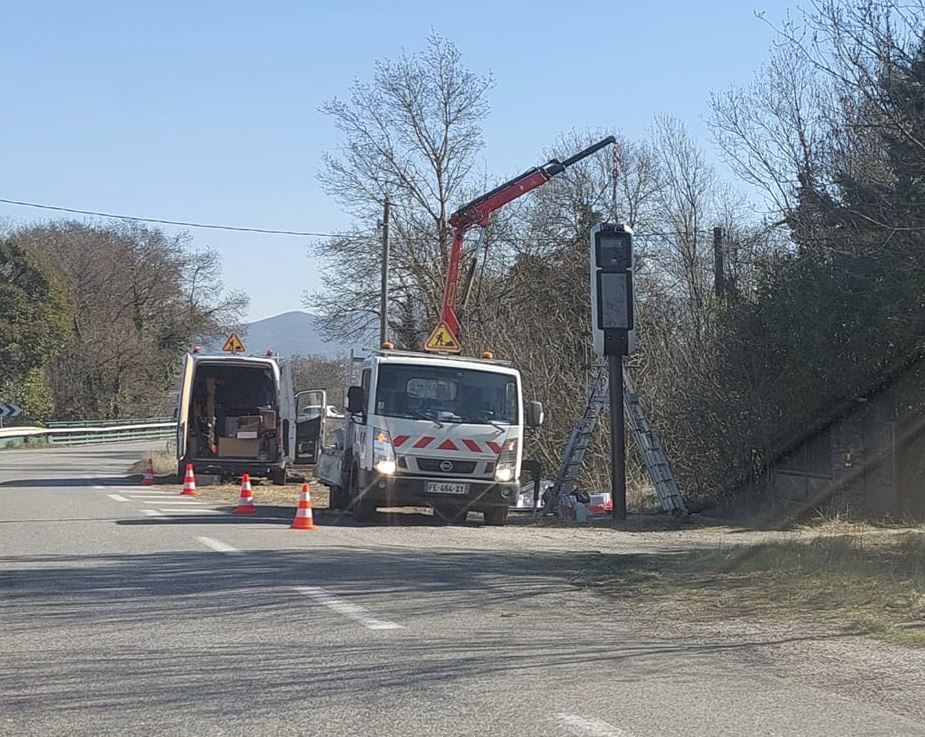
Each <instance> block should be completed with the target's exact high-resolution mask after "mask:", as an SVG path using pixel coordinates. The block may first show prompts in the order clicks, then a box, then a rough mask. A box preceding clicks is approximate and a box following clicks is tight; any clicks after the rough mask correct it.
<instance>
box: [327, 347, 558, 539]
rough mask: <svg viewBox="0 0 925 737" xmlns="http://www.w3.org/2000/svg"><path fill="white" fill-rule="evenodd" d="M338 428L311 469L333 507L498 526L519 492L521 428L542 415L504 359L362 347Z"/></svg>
mask: <svg viewBox="0 0 925 737" xmlns="http://www.w3.org/2000/svg"><path fill="white" fill-rule="evenodd" d="M349 373H350V375H351V385H350V386H349V387H348V389H347V415H346V418H345V420H344V426H343V427H342V428H340V429H339V430H338V431H337V432H335V433H334V435H335V437H336V441H335V443H334V444H333V445H330V446H325V447H324V448H323V449H322V452H321V456H320V458H319V462H318V466H317V471H316V473H317V476H318V478H319V479H320V480H321V481H322V482H323V483H325V484H327V485H328V486H329V487H330V490H331V506H332V507H334V508H337V509H349V510H351V511H352V512H353V513H354V515H355V516H356V517H357V518H360V519H370V518H372V517H373V516H374V514H375V513H376V511H377V509H378V508H379V507H407V506H414V507H424V506H429V507H433V509H434V510H435V512H436V513H437V514H438V515H439V516H440V517H443V518H445V519H448V520H455V519H463V518H465V515H466V513H468V512H469V511H476V512H481V513H482V514H483V515H484V517H485V522H486V523H487V524H489V525H503V524H504V523H505V522H506V521H507V515H508V509H509V507H510V505H511V503H512V502H513V501H514V500H515V499H516V497H517V495H518V493H519V491H520V480H519V479H520V466H521V458H522V453H523V444H524V428H525V427H537V426H539V425H540V423H542V421H543V409H542V406H541V405H540V404H539V403H538V402H528V403H526V405H525V404H524V402H523V399H522V390H521V383H520V373H519V372H518V371H517V370H516V369H514V368H513V367H511V366H510V364H508V363H506V362H503V361H496V360H493V359H492V358H490V356H489V354H484V356H483V357H482V358H457V357H450V356H446V355H433V354H427V353H414V352H407V351H397V350H391V349H388V348H383V349H380V350H374V351H370V352H369V355H368V356H367V357H365V358H355V359H353V361H352V365H351V371H350V372H349Z"/></svg>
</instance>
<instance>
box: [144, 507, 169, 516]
mask: <svg viewBox="0 0 925 737" xmlns="http://www.w3.org/2000/svg"><path fill="white" fill-rule="evenodd" d="M141 513H142V514H146V515H148V516H149V517H163V516H164V513H163V512H160V511H158V510H157V509H142V510H141Z"/></svg>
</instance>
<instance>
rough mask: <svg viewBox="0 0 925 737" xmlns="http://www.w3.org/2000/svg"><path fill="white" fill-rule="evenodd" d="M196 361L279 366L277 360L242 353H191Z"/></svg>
mask: <svg viewBox="0 0 925 737" xmlns="http://www.w3.org/2000/svg"><path fill="white" fill-rule="evenodd" d="M189 355H190V356H192V358H193V360H194V361H216V362H226V361H227V362H229V363H230V362H234V361H237V362H239V363H240V362H245V363H268V364H273V365H278V363H277V361H276V359H275V358H271V357H269V356H242V355H241V354H240V353H190V354H189Z"/></svg>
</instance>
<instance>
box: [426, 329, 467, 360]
mask: <svg viewBox="0 0 925 737" xmlns="http://www.w3.org/2000/svg"><path fill="white" fill-rule="evenodd" d="M424 350H425V351H430V352H431V353H459V352H460V351H461V350H462V346H461V345H460V344H459V339H458V338H457V337H456V336H455V335H453V333H451V332H450V329H449V328H448V327H447V325H446V323H445V322H439V323H437V327H435V328H434V329H433V330H432V331H431V333H430V337H428V338H427V342H426V343H425V344H424Z"/></svg>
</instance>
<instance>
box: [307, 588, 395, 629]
mask: <svg viewBox="0 0 925 737" xmlns="http://www.w3.org/2000/svg"><path fill="white" fill-rule="evenodd" d="M294 588H295V590H296V591H298V592H299V593H300V594H305V595H306V596H308V597H309V598H311V599H312V600H314V601H315V602H316V603H318V604H321V605H322V606H326V607H328V609H333V610H334V611H335V612H337V613H338V614H343V615H344V616H345V617H347V618H348V619H352V620H354V621H355V622H359V623H360V624H362V625H363V626H364V627H366V629H370V630H399V629H402V626H401V625H400V624H396V623H395V622H387V621H385V620H382V619H377V618H376V617H374V616H373V615H372V614H370V613H369V611H368V610H367V609H365V608H364V607H361V606H360V605H359V604H354V603H353V602H350V601H345V600H344V599H341V598H340V597H338V596H335V595H334V594H332V593H330V592H328V591H325V590H324V589H323V588H321V587H320V586H295V587H294Z"/></svg>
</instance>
